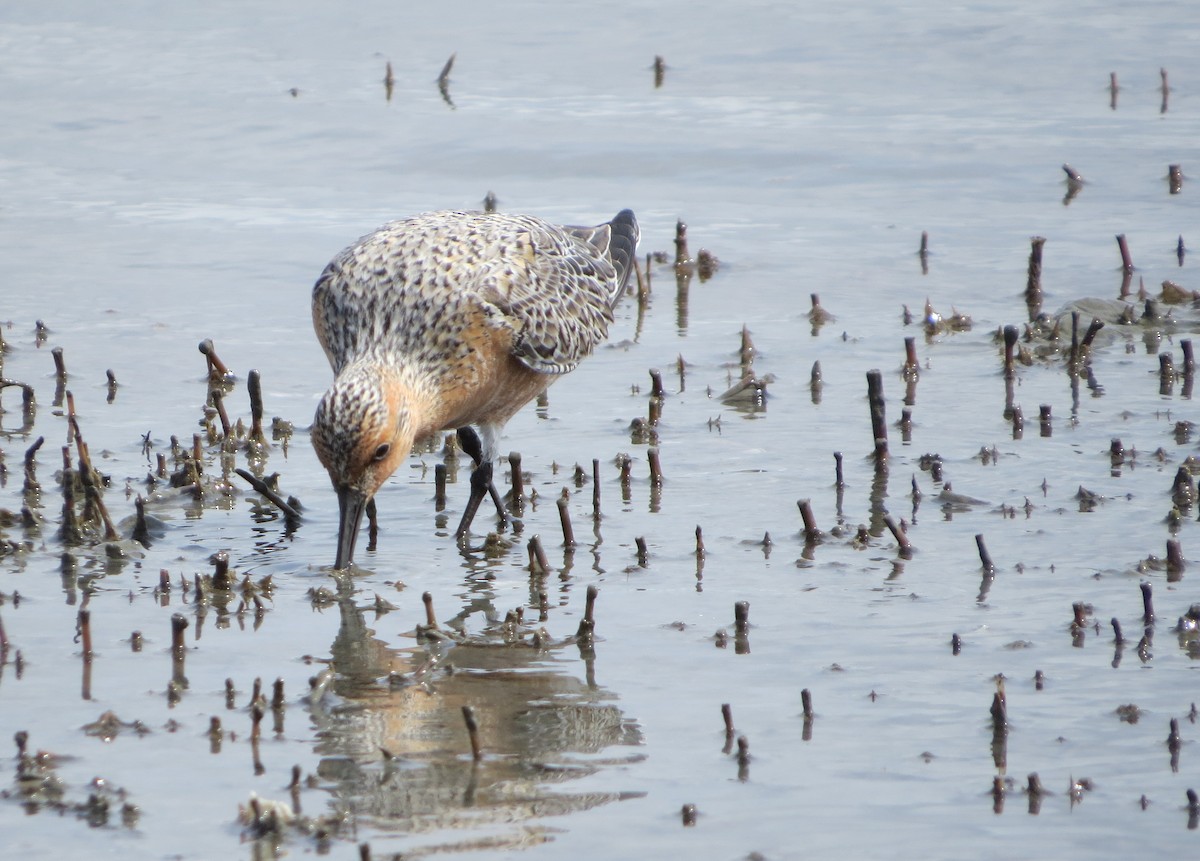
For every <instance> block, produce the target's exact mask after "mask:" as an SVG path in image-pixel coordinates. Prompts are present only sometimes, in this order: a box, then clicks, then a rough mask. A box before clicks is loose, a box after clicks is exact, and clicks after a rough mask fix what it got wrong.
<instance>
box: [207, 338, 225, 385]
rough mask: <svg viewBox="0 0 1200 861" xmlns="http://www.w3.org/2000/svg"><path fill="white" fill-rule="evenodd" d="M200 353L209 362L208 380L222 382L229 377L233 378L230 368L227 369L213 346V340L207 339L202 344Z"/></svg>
mask: <svg viewBox="0 0 1200 861" xmlns="http://www.w3.org/2000/svg"><path fill="white" fill-rule="evenodd" d="M200 352H201V353H202V354H203V355H204V358H205V359H206V360H207V361H208V378H209V379H210V380H212V381H213V382H221V381H222V380H224V379H226V378H227V377H230V376H232V375H231V374H230V373H229V368H227V367H225V363H224V362H222V361H221V359H220V357H218V356H217V350H216V347H214V346H213V342H212V339H211V338H205V339H204V340H203V341H201V342H200Z"/></svg>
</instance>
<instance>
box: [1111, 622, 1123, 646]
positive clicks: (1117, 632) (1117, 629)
mask: <svg viewBox="0 0 1200 861" xmlns="http://www.w3.org/2000/svg"><path fill="white" fill-rule="evenodd" d="M1110 624H1112V629H1113V639H1114V640H1115V641H1116V644H1117V645H1118V646H1120V645H1122V644H1123V643H1124V642H1125V635H1124V634H1123V633H1121V621H1120V620H1119V619H1118V618H1117V617H1116V616H1113V617H1112V619H1111V620H1110Z"/></svg>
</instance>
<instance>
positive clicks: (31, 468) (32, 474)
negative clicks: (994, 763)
mask: <svg viewBox="0 0 1200 861" xmlns="http://www.w3.org/2000/svg"><path fill="white" fill-rule="evenodd" d="M1189 346H1191V344H1190V342H1189ZM45 442H46V438H45V437H41V436H40V437H38V438H37V439H36V440H34V441H33V445H31V446H30V447H29V448H27V449H25V488H24V490H25V492H26V493H28V492H30V491H33V490H38V489H39V488H40V487H41V485H40V484H38V480H37V453H38V449H40V448H41V447H42V444H43V443H45Z"/></svg>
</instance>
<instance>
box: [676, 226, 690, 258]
mask: <svg viewBox="0 0 1200 861" xmlns="http://www.w3.org/2000/svg"><path fill="white" fill-rule="evenodd" d="M691 263H692V256H691V255H690V254H689V253H688V242H687V225H686V224H684V223H683V219H680V220H678V221H676V222H675V268H676V269H679V268H681V267H686V266H690V265H691Z"/></svg>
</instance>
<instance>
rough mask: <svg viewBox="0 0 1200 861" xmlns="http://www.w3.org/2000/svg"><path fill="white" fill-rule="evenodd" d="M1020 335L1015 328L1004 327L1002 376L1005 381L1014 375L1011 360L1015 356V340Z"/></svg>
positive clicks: (1010, 326)
mask: <svg viewBox="0 0 1200 861" xmlns="http://www.w3.org/2000/svg"><path fill="white" fill-rule="evenodd" d="M1019 336H1020V333H1019V332H1018V330H1017V327H1016V326H1012V325H1009V326H1005V327H1004V376H1005V378H1006V379H1012V378H1013V376H1014V375H1015V373H1016V372H1015V369H1014V367H1013V358H1014V356H1015V354H1016V347H1017V338H1018V337H1019Z"/></svg>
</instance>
